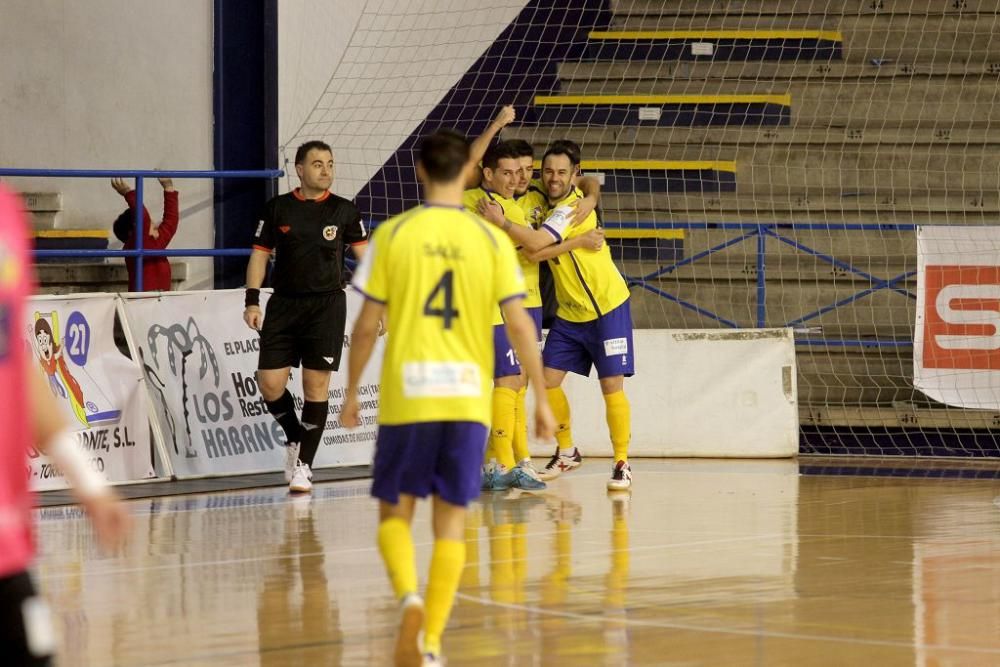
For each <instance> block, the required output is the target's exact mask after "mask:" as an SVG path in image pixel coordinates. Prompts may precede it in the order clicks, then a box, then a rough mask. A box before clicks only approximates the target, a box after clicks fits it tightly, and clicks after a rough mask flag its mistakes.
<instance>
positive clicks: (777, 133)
mask: <svg viewBox="0 0 1000 667" xmlns="http://www.w3.org/2000/svg"><path fill="white" fill-rule="evenodd" d="M612 11H613V12H614V18H613V21H612V24H611V26H610V27H609V28H608V29H607V30H608V31H616V32H629V33H631V32H636V31H641V32H644V33H662V32H666V33H668V34H667V35H665V36H663V38H662V39H663V40H665V41H673V42H687V41H706V42H711V41H713V38H711V37H706V38H704V39H700V38H697V37H692V36H691V35H690V34H688V33H683V34H676V33H677V32H678V31H689V32H690V33H697V32H698V31H762V30H807V29H809V30H822V31H824V34H836V33H838V32H839V33H840V34H841V35H842V43H841V53H842V56H843V57H842V59H836V58H833V59H830V58H829V57H822V58H812V59H810V56H809V54H808V53H806V52H805V51H804V52H803V56H802V57H800V58H797V59H796V58H794V57H793V58H791V59H788V60H745V61H744V60H738V61H725V60H718V59H716V60H713V59H711V58H706V57H694V56H690V55H688V54H683V55H681V56H679V57H673V58H668V59H663V58H658V57H653V55H647V56H643V57H640V58H630V59H628V60H623V59H616V58H615V57H614V53H615V50H614V48H608V46H606V45H604V46H598V47H595V50H593V51H592V53H599V54H601V55H602V56H603V55H607V54H608V53H611V54H612V57H610V58H605V57H602V58H600V59H597V60H594V59H590V60H584V61H582V62H566V63H561V64H560V65H559V68H558V74H559V79H560V84H559V89H558V90H556V91H553V93H552V95H556V96H562V95H574V96H611V95H614V96H630V95H642V96H649V95H667V94H669V95H699V96H700V95H762V94H767V95H773V94H780V95H783V94H788V95H790V96H791V112H790V120H789V124H787V125H777V126H767V127H764V126H761V125H759V124H757V123H752V122H747V123H745V124H743V125H739V124H736V125H732V124H730V125H728V126H717V127H716V126H713V127H705V126H697V125H695V126H691V125H690V124H688V126H683V127H682V126H674V127H670V126H654V125H652V124H650V123H647V122H644V121H642V120H640V119H639V117H638V115H635V116H633V117H631V118H630V119H629V120H627V121H626V122H623V123H616V124H601V123H599V122H589V123H588V124H577V125H559V126H546V125H544V124H525V125H522V126H520V127H513V128H509V129H508V130H507V131H506V132H505V133H504V137H505V138H521V139H525V140H527V141H529V142H531V143H532V144H533V145H534V146H535V148H536V151H542V150H544V147H545V146H546V145H547V144H548V143H549V142H551V141H552V140H554V139H559V138H568V139H572V140H574V141H576V142H577V143H579V144H581V146H582V147H583V151H584V158H585V159H587V160H621V161H624V160H677V161H682V160H692V161H693V160H703V161H731V162H735V165H736V189H735V192H704V193H703V192H696V191H687V192H670V193H667V192H636V191H631V192H630V191H628V189H623V188H618V187H616V189H615V191H614V192H606V193H605V194H604V196H603V199H602V208H603V212H604V218H605V220H606V221H608V222H609V223H615V222H633V221H638V222H660V223H663V222H697V223H713V224H715V223H725V222H741V223H769V224H786V225H787V224H790V223H837V224H840V223H845V224H885V225H891V224H924V223H933V224H973V225H975V224H1000V195H998V194H997V193H998V192H1000V158H998V157H997V155H998V154H1000V150H998V144H1000V125H998V121H1000V104H997V103H996V102H997V98H998V96H1000V39H997V38H994V37H993V35H994V34H1000V4H998V3H995V2H985V1H982V0H959V1H958V2H943V1H935V0H906V1H897V0H880V1H879V2H871V0H865V1H861V0H847V1H845V2H827V1H825V0H822V1H821V0H769V1H767V2H764V1H762V0H740V1H735V0H730V1H726V0H714V1H712V0H692V1H691V2H684V3H664V2H651V1H649V2H647V1H641V0H613V1H612ZM672 31H673V32H674V33H675V34H670V33H671V32H672ZM716 34H718V33H716ZM634 37H635V36H634V35H633V36H632V37H626V36H622V37H621V39H622V40H623V43H624V42H625V41H630V40H631V42H634V41H635V40H634V39H633V38H634ZM650 37H651V36H650V35H646V36H643V37H642V38H641V39H648V38H650ZM594 38H595V36H592V40H594ZM612 46H613V45H612ZM779 46H780V44H779ZM720 52H721V50H720ZM622 53H632V52H631V51H629V49H623V50H622ZM635 53H639V52H638V51H637V52H635ZM652 53H653V52H652V51H650V54H652ZM636 106H638V107H641V106H642V104H641V103H637V104H636ZM529 117H530V115H529ZM581 117H585V118H586V117H588V116H587V114H585V113H581ZM593 117H594V118H598V116H593ZM621 182H622V181H621V179H620V178H619V179H617V181H616V184H620V183H621ZM746 231H747V230H742V231H741V230H736V229H721V228H716V229H711V228H710V229H694V230H686V231H685V233H684V234H685V238H684V241H683V247H684V250H683V253H684V255H685V256H688V257H690V256H693V255H695V254H696V253H699V252H703V251H705V250H707V249H708V248H712V247H714V246H717V245H718V244H721V243H723V242H725V241H726V240H727V239H731V238H733V237H737V236H739V235H741V234H743V233H745V232H746ZM776 231H777V232H778V233H781V234H783V235H785V236H787V237H789V238H791V239H794V240H795V241H797V242H799V243H801V244H804V245H806V246H808V247H810V248H812V249H814V250H816V251H819V252H822V253H826V254H829V255H832V256H834V257H836V258H838V259H839V260H841V261H842V262H845V263H846V264H849V265H851V266H853V267H854V268H856V269H858V270H860V271H864V272H867V273H869V274H871V275H872V276H874V277H875V278H877V279H888V278H892V277H895V276H898V275H901V274H903V273H906V272H912V271H915V270H916V243H915V235H914V233H913V232H912V231H898V230H895V229H893V228H886V229H873V230H867V231H851V232H846V231H833V230H791V229H777V230H776ZM673 261H674V258H673V257H672V256H670V255H669V253H664V256H663V257H661V258H655V257H654V258H650V259H647V260H645V261H625V262H623V263H622V266H621V268H622V270H623V272H624V273H625V274H627V275H628V276H630V277H633V278H642V277H646V278H647V280H646V281H645V283H644V285H645V287H646V288H643V287H641V286H638V285H637V286H635V287H633V299H634V301H633V304H634V305H633V312H634V317H635V320H636V325H637V326H640V327H720V326H724V325H723V324H722V323H720V322H719V321H717V320H714V319H712V318H710V317H706V316H704V315H700V314H698V313H696V312H694V311H693V310H691V309H690V308H686V307H684V306H682V305H680V304H678V303H677V302H676V301H672V300H669V299H664V298H662V297H661V296H658V295H657V294H655V293H653V291H652V290H661V291H663V292H665V293H668V294H670V295H672V296H673V297H675V298H676V299H680V300H683V301H686V302H690V303H691V304H696V305H697V306H699V307H701V308H704V309H706V310H708V311H711V312H713V313H715V314H717V315H718V316H719V317H721V318H724V319H726V320H730V321H732V322H736V323H739V324H740V325H743V326H752V325H753V324H754V323H755V321H756V315H757V291H756V290H757V256H756V241H755V240H754V239H750V240H749V241H745V242H743V243H741V244H739V245H734V246H732V247H730V248H728V249H726V250H724V251H722V252H719V253H717V254H713V255H711V256H709V257H707V258H705V259H703V260H700V261H698V262H695V263H693V264H690V265H688V266H684V267H682V268H679V269H677V270H674V271H671V272H669V273H666V274H664V275H659V276H655V277H650V275H651V274H653V273H654V272H656V271H657V270H658V269H660V268H662V267H664V266H667V265H670V264H671V263H673ZM765 265H766V285H767V296H766V306H767V318H766V323H767V324H768V325H785V324H788V323H789V322H792V321H794V320H796V319H797V318H799V317H801V316H803V315H807V314H809V313H812V312H813V311H817V310H820V309H823V308H826V307H828V306H831V305H832V304H835V303H837V302H840V301H844V300H847V299H849V298H850V297H851V296H852V295H855V294H857V293H858V292H860V291H862V290H865V289H867V288H869V287H870V286H871V285H872V281H871V279H868V278H865V277H862V276H860V275H858V274H856V273H852V272H850V271H849V270H847V269H846V268H845V267H844V266H841V267H834V266H832V265H831V264H829V263H826V262H823V261H821V260H819V259H817V258H816V257H813V256H810V255H807V254H803V253H801V252H799V251H797V250H796V249H794V248H792V247H791V246H789V245H786V244H783V243H781V242H779V241H777V240H775V239H768V241H767V244H766V253H765ZM897 287H899V288H900V289H901V290H904V291H909V292H910V294H914V293H915V288H916V285H915V278H912V277H911V278H908V279H906V280H904V281H901V282H900V283H898V284H897ZM914 317H915V300H914V299H913V298H911V297H910V296H906V295H904V294H900V293H899V292H894V291H890V290H879V291H876V292H874V293H872V294H870V295H867V296H865V297H863V298H859V299H857V300H856V301H853V302H850V303H849V304H847V305H844V306H842V307H840V308H837V309H833V310H830V311H829V312H826V313H824V314H823V315H820V316H819V317H816V318H813V319H810V320H808V321H806V322H803V323H801V324H798V325H796V326H798V327H801V329H802V330H801V332H800V333H799V334H798V337H799V338H808V339H811V340H812V339H814V340H823V341H829V342H828V344H825V345H813V346H806V345H802V346H800V347H799V365H800V377H799V390H800V396H799V397H800V402H801V405H802V410H801V416H802V419H803V423H804V424H806V425H814V426H857V427H864V428H889V429H891V428H896V427H913V426H918V427H923V426H927V427H940V428H993V427H994V426H995V424H994V423H993V422H994V421H996V419H995V417H996V416H995V415H989V414H984V413H981V412H971V411H959V410H954V409H946V408H944V407H943V406H940V405H934V404H932V402H931V401H929V400H928V399H926V398H925V397H923V396H922V395H921V394H919V392H916V391H915V390H914V389H913V388H912V348H911V347H909V346H907V345H906V344H905V341H909V340H912V336H913V331H912V327H913V322H914ZM845 339H846V340H855V341H869V342H871V343H874V342H881V343H883V344H884V346H881V347H877V346H862V345H856V346H843V345H839V344H837V343H836V342H835V341H839V340H845Z"/></svg>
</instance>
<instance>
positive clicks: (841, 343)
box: [0, 168, 917, 347]
mask: <svg viewBox="0 0 1000 667" xmlns="http://www.w3.org/2000/svg"><path fill="white" fill-rule="evenodd" d="M0 176H8V177H21V178H29V177H35V178H38V177H47V178H116V177H126V178H134V179H135V191H136V209H135V225H136V235H135V236H136V247H135V249H133V250H36V251H35V256H36V257H67V258H68V257H93V258H106V257H134V258H135V259H136V289H137V290H138V291H142V289H143V284H142V283H143V277H142V269H143V258H144V257H232V256H247V255H249V254H250V252H251V251H250V249H249V248H235V249H233V248H185V249H182V250H147V249H145V248H143V234H142V210H143V195H144V189H143V179H144V178H180V179H192V178H210V179H219V178H280V177H282V176H284V171H282V170H280V169H261V170H201V171H198V170H183V171H182V170H174V171H167V170H164V171H157V170H152V169H5V168H0ZM604 226H605V227H606V228H608V229H647V230H656V229H723V230H733V231H742V232H745V233H743V234H741V235H739V236H735V237H733V238H731V239H727V240H726V241H724V242H722V243H719V244H717V245H715V246H713V247H711V248H709V249H707V250H702V251H700V252H698V253H695V254H694V255H692V256H690V257H686V258H684V259H682V260H679V261H676V262H674V263H672V264H669V265H666V266H661V267H659V268H658V269H656V270H655V271H653V272H652V273H649V274H647V275H644V276H625V279H626V281H627V282H628V284H629V286H630V287H633V286H635V287H640V288H642V289H645V290H647V291H649V292H652V293H653V294H656V295H657V296H660V297H662V298H664V299H667V300H669V301H673V302H674V303H676V304H678V305H679V306H681V307H683V308H686V309H688V310H691V311H693V312H696V313H698V314H699V315H701V316H703V317H707V318H709V319H713V320H715V321H717V322H719V323H720V324H724V325H726V326H727V327H731V328H734V329H736V328H740V327H741V325H740V324H739V323H737V322H734V321H732V320H730V319H727V318H725V317H723V316H721V315H719V314H717V313H714V312H712V311H711V310H709V309H707V308H704V307H702V306H698V305H697V304H694V303H691V302H689V301H686V300H684V299H681V298H680V297H678V296H676V295H673V294H670V293H669V292H666V291H664V290H662V289H660V288H658V287H656V286H655V285H651V284H650V281H652V280H655V279H657V278H659V277H660V276H663V275H666V274H668V273H672V272H674V271H676V270H677V269H679V268H681V267H684V266H687V265H689V264H693V263H694V262H697V261H699V260H702V259H705V258H706V257H709V256H711V255H714V254H716V253H719V252H721V251H723V250H725V249H727V248H730V247H732V246H734V245H738V244H740V243H743V242H745V241H748V240H750V239H753V238H756V241H757V243H756V246H757V247H756V268H757V276H756V279H757V280H756V296H757V304H756V306H757V307H756V321H755V323H754V325H755V326H756V327H764V326H765V324H766V321H767V263H766V255H765V254H766V251H767V240H768V239H769V238H771V239H774V240H776V241H778V242H781V243H784V244H786V245H788V246H790V247H792V248H795V249H796V250H798V251H799V252H802V253H804V254H807V255H811V256H813V257H816V258H817V259H819V260H822V261H824V262H826V263H828V264H830V265H831V266H834V267H836V268H839V269H841V270H843V271H847V272H850V273H853V274H855V275H858V276H860V277H862V278H864V279H866V280H868V281H869V282H870V283H871V286H870V287H868V288H866V289H863V290H861V291H859V292H857V293H855V294H853V295H851V296H849V297H846V298H844V299H840V300H838V301H836V302H834V303H832V304H829V305H826V306H823V307H822V308H819V309H818V310H815V311H813V312H811V313H807V314H805V315H802V316H801V317H797V318H795V319H793V320H790V321H788V322H786V323H785V324H784V326H787V327H794V326H796V325H799V324H803V323H805V322H808V321H809V320H811V319H814V318H816V317H819V316H821V315H824V314H825V313H828V312H830V311H832V310H835V309H837V308H840V307H842V306H846V305H848V304H851V303H854V302H856V301H858V300H859V299H863V298H865V297H867V296H869V295H871V294H873V293H875V292H878V291H880V290H885V289H888V290H892V291H894V292H897V293H899V294H901V295H903V296H905V297H907V298H910V299H916V296H915V295H914V294H913V293H912V292H910V291H909V290H907V289H904V288H902V287H898V283H900V282H903V281H905V280H907V279H909V278H911V277H913V276H914V275H916V271H907V272H904V273H901V274H899V275H897V276H894V277H892V278H888V279H885V278H879V277H877V276H874V275H872V274H870V273H868V272H866V271H863V270H861V269H859V268H857V267H855V266H853V265H851V264H850V263H848V262H844V261H842V260H839V259H837V258H836V257H834V256H832V255H829V254H827V253H823V252H821V251H818V250H815V249H813V248H810V247H809V246H807V245H805V244H803V243H800V242H799V241H796V240H795V239H791V238H788V237H787V236H785V235H783V234H781V233H780V232H778V231H776V230H778V229H792V230H828V231H844V232H851V231H898V232H915V231H916V229H917V225H913V224H895V223H889V224H879V223H871V224H864V223H858V224H847V223H780V224H779V223H748V222H606V223H605V225H604ZM796 343H797V344H800V345H816V346H826V347H907V346H912V345H913V341H902V340H894V341H879V340H828V339H798V340H796Z"/></svg>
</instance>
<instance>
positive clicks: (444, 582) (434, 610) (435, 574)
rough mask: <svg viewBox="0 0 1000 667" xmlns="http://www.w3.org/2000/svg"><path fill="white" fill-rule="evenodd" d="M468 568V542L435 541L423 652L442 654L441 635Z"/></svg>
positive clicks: (425, 607) (425, 613) (428, 578)
mask: <svg viewBox="0 0 1000 667" xmlns="http://www.w3.org/2000/svg"><path fill="white" fill-rule="evenodd" d="M464 565H465V543H464V542H460V541H459V540H436V541H435V542H434V554H433V555H432V556H431V570H430V574H428V575H427V595H426V596H425V599H424V650H425V651H426V652H428V653H433V654H434V655H441V633H443V632H444V628H445V626H446V625H448V617H449V616H450V615H451V605H452V603H454V601H455V592H456V591H457V590H458V580H459V579H460V578H461V576H462V568H463V566H464Z"/></svg>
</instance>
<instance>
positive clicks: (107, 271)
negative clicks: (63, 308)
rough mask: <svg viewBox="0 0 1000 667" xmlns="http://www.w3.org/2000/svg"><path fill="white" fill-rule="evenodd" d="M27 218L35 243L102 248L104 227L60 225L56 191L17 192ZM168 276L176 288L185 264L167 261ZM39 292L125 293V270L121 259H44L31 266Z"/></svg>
mask: <svg viewBox="0 0 1000 667" xmlns="http://www.w3.org/2000/svg"><path fill="white" fill-rule="evenodd" d="M21 196H22V199H23V200H24V204H25V210H26V211H27V212H28V214H29V216H30V220H31V225H32V231H33V234H34V238H35V245H36V247H38V248H49V249H66V250H68V249H104V248H107V247H108V237H109V235H110V231H109V230H107V229H72V228H66V227H64V226H63V225H62V224H61V222H62V221H61V217H62V210H63V196H62V194H61V193H58V192H25V193H21ZM170 267H171V279H172V283H173V286H174V289H176V288H177V287H178V286H179V285H180V284H181V283H183V282H184V280H186V279H187V270H188V266H187V263H186V262H184V261H182V260H171V262H170ZM35 276H36V279H37V281H38V292H39V293H40V294H79V293H87V292H125V291H127V290H128V273H127V272H126V269H125V264H124V263H123V262H121V261H100V260H99V261H94V260H86V259H65V260H63V259H46V260H44V261H42V262H40V263H38V264H36V265H35Z"/></svg>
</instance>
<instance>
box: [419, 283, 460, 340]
mask: <svg viewBox="0 0 1000 667" xmlns="http://www.w3.org/2000/svg"><path fill="white" fill-rule="evenodd" d="M454 277H455V274H454V271H445V272H444V275H443V276H441V280H439V281H438V284H437V285H435V286H434V289H433V290H431V293H430V296H428V297H427V301H425V302H424V315H427V316H428V317H440V318H441V319H443V320H444V323H443V324H444V328H445V329H450V328H451V321H452V320H453V319H455V318H457V317H458V311H457V310H455V308H454V306H453V305H452V304H453V299H454V290H453V287H452V281H453V280H454ZM438 294H440V295H441V299H440V301H441V302H442V305H441V307H440V308H438V307H437V306H435V305H434V302H435V301H436V300H438Z"/></svg>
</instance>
